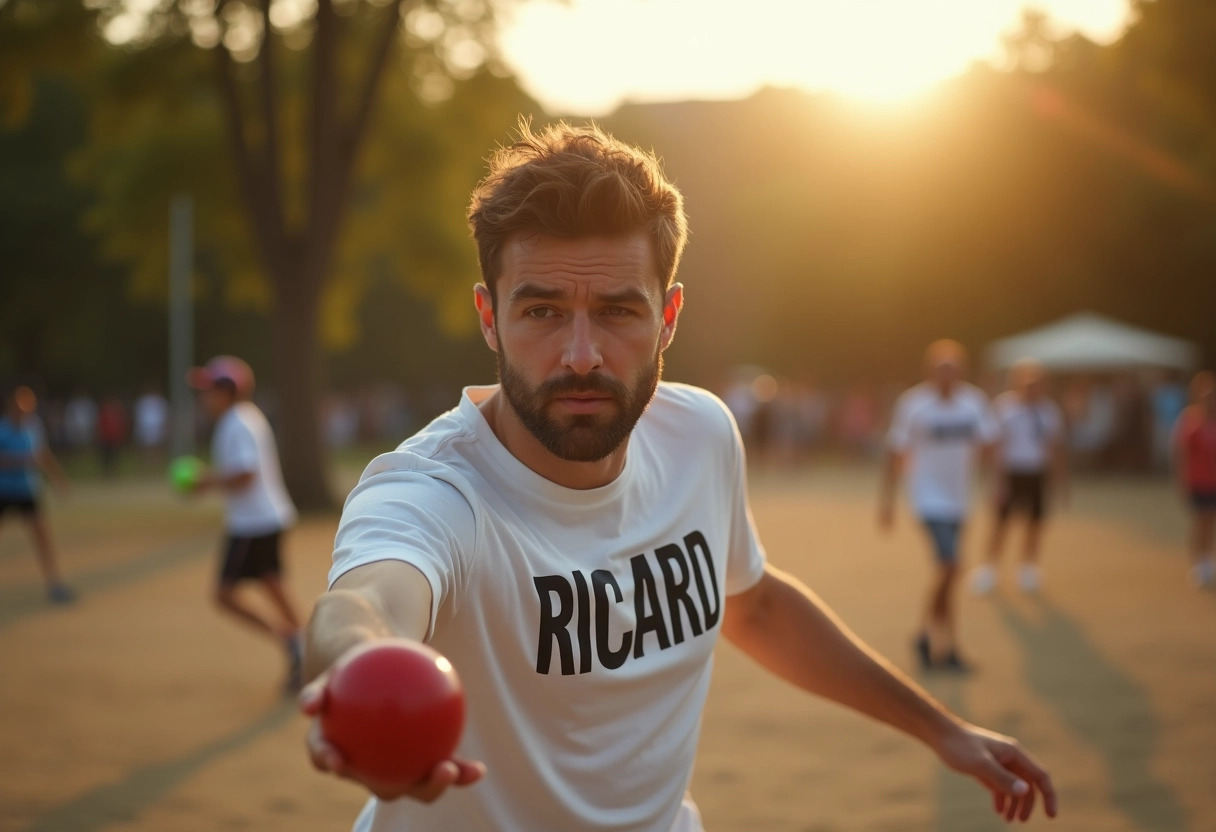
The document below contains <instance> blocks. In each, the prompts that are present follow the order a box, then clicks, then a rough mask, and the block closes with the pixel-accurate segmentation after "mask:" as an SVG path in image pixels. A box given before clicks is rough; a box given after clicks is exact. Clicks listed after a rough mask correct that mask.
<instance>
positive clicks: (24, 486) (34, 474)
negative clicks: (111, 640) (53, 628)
mask: <svg viewBox="0 0 1216 832" xmlns="http://www.w3.org/2000/svg"><path fill="white" fill-rule="evenodd" d="M37 408H38V399H37V397H36V396H35V395H34V391H33V390H31V389H30V388H29V387H24V386H22V387H18V388H16V389H15V390H13V391H12V392H11V393H9V394H8V395H6V396H5V397H4V415H3V416H2V417H0V519H2V518H3V517H4V516H5V515H6V514H8V513H9V512H10V511H11V512H13V513H15V514H18V515H21V516H22V517H24V518H25V521H26V523H27V524H28V526H29V529H30V535H31V536H32V538H33V540H34V551H35V552H36V553H37V554H38V566H39V568H40V569H41V570H42V579H43V582H44V583H45V584H46V594H47V598H48V599H49V600H50V601H51V602H52V603H55V604H65V603H68V602H70V601H73V600H75V597H76V596H75V593H73V592H72V590H71V588H69V587H68V585H67V584H66V583H64V580H63V575H62V574H61V573H60V571H59V563H58V559H57V558H56V556H55V547H54V545H53V544H52V543H51V532H50V528H49V526H48V524H47V522H46V517H45V516H44V514H43V512H42V508H41V504H40V500H39V491H40V488H39V486H40V481H41V475H43V474H45V475H46V476H47V477H48V478H49V479H50V481H51V482H52V483H53V484H54V485H55V486H56V487H57V488H58V489H59V490H60V491H66V490H67V477H65V476H64V474H63V469H62V468H60V467H59V462H58V461H57V460H56V459H55V456H54V454H52V453H51V451H50V449H49V448H48V447H47V444H46V437H45V435H44V433H43V430H42V426H41V424H40V423H39V421H38V416H37Z"/></svg>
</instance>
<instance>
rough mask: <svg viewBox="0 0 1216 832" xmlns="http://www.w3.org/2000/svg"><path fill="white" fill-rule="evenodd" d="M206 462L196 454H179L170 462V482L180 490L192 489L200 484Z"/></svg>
mask: <svg viewBox="0 0 1216 832" xmlns="http://www.w3.org/2000/svg"><path fill="white" fill-rule="evenodd" d="M206 468H207V466H206V464H205V463H204V462H203V461H202V460H201V459H199V458H198V457H196V456H179V457H178V458H177V459H175V460H173V461H172V462H171V463H169V482H170V483H172V485H173V487H174V488H176V489H177V490H178V491H190V490H192V489H193V488H194V486H195V485H197V484H198V481H199V479H201V478H202V476H203V471H204V470H206Z"/></svg>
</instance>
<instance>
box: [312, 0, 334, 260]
mask: <svg viewBox="0 0 1216 832" xmlns="http://www.w3.org/2000/svg"><path fill="white" fill-rule="evenodd" d="M337 28H338V19H337V15H335V14H334V7H333V0H317V17H316V30H315V32H314V34H313V77H312V94H311V97H312V101H311V105H312V110H311V114H310V116H311V118H310V123H309V140H310V165H309V174H310V177H311V178H310V180H309V192H308V221H307V227H306V228H305V229H304V240H305V241H306V243H307V245H308V246H309V248H310V249H312V250H313V251H316V252H318V253H319V254H322V255H324V254H326V253H327V252H326V250H325V247H324V245H323V239H324V238H325V237H326V236H328V235H326V234H325V233H324V232H325V230H326V229H325V225H326V219H327V218H326V214H327V213H328V209H329V203H330V202H331V201H332V200H333V199H334V198H335V197H336V194H335V193H334V186H335V184H336V177H335V175H334V174H335V170H336V168H337V163H338V125H337V116H338V113H337V101H338V94H337V91H338V78H337V66H336V63H335V60H334V56H335V51H336V47H337V37H338V32H337ZM306 260H308V261H310V262H311V263H312V264H313V266H314V268H315V269H316V270H317V271H319V272H321V274H316V275H315V277H314V279H316V280H321V279H322V275H323V272H324V270H325V269H324V266H323V264H321V263H318V262H317V258H316V257H313V256H310V257H307V258H306Z"/></svg>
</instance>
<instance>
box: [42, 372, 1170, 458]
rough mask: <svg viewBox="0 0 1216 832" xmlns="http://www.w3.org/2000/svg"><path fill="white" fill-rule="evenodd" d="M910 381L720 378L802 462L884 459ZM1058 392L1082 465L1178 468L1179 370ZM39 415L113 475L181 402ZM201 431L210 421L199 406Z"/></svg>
mask: <svg viewBox="0 0 1216 832" xmlns="http://www.w3.org/2000/svg"><path fill="white" fill-rule="evenodd" d="M1003 382H1004V379H1003V377H1002V376H1001V375H1000V374H996V373H990V374H987V375H985V376H984V377H982V378H980V379H978V380H977V383H978V384H979V385H980V386H981V387H983V388H984V389H985V390H986V392H988V393H989V394H990V395H993V396H995V395H996V394H997V393H999V392H1001V390H1003V389H1004V385H1003ZM902 389H903V386H902V385H899V384H878V383H871V382H864V381H860V382H857V383H854V384H851V385H847V386H841V387H832V388H823V387H819V386H816V385H815V384H813V383H812V382H811V381H809V380H808V379H806V378H802V379H794V378H778V377H776V376H774V375H771V374H769V373H767V372H764V371H763V370H760V369H757V368H740V369H739V370H738V371H737V372H736V373H734V374H733V375H732V377H731V378H730V379H728V380H727V381H726V382H725V383H723V384H721V385H720V386H719V388H718V391H717V392H718V393H719V395H721V396H722V398H723V400H724V401H725V402H726V404H727V406H728V407H729V408H730V410H731V412H732V413H733V414H734V416H735V419H736V420H737V421H738V423H739V430H740V432H741V433H742V434H743V437H744V440H745V441H746V443H747V447H748V452H749V454H750V456H751V459H752V461H753V462H754V463H756V464H759V465H762V466H770V467H794V466H798V465H802V464H805V463H807V462H809V461H811V460H812V459H813V458H814V457H815V456H816V455H817V454H820V453H823V452H832V453H834V454H836V455H838V456H843V457H844V458H846V459H856V460H871V459H876V458H877V456H878V454H879V452H880V451H881V450H882V447H883V441H884V439H883V438H884V436H885V434H886V429H887V423H888V420H889V418H890V413H891V407H892V405H893V403H894V401H895V398H896V397H897V396H898V395H899V393H900V391H901V390H902ZM1052 393H1053V398H1055V400H1056V402H1057V403H1058V404H1059V406H1060V408H1061V410H1062V411H1063V413H1064V415H1065V418H1066V421H1067V424H1068V448H1069V451H1070V456H1071V457H1072V460H1073V462H1074V464H1075V465H1076V466H1077V467H1079V468H1081V469H1089V470H1099V471H1131V472H1144V471H1163V470H1165V469H1167V468H1168V467H1169V453H1170V446H1169V437H1170V431H1171V429H1172V427H1173V425H1174V423H1175V421H1176V420H1177V418H1178V414H1179V413H1180V412H1181V411H1182V409H1183V407H1185V406H1186V402H1187V392H1186V385H1185V380H1184V379H1183V378H1182V376H1181V375H1180V374H1177V373H1168V372H1155V373H1149V374H1136V373H1125V374H1116V375H1074V376H1057V377H1055V378H1054V379H1053V380H1052ZM257 398H258V400H259V402H258V403H259V405H260V406H261V407H262V408H263V410H265V411H266V413H267V415H268V416H269V418H270V419H271V421H272V422H274V421H275V410H276V407H275V401H274V397H273V395H270V394H269V393H259V394H258V396H257ZM450 401H451V391H450V390H447V389H443V390H438V389H436V390H429V391H424V392H423V393H421V394H419V393H413V394H411V393H410V392H408V391H407V390H406V388H405V387H403V386H402V385H400V384H396V383H392V382H383V383H380V384H374V385H367V386H364V387H360V388H357V389H353V390H335V391H332V392H330V393H329V394H327V395H326V397H325V400H324V403H323V405H322V408H323V409H322V414H321V417H322V418H321V427H322V433H323V437H324V440H325V442H326V444H327V445H328V446H329V447H330V448H332V449H335V450H340V449H345V448H353V447H360V446H368V445H371V446H382V447H384V448H391V447H394V446H396V445H397V444H398V443H399V442H401V441H402V440H403V439H404V438H405V437H407V436H409V435H410V434H411V433H412V432H413V431H415V430H417V429H418V428H419V427H421V426H422V425H423V424H425V423H426V421H428V420H429V419H431V418H432V417H434V416H435V415H438V413H440V412H441V411H442V410H443V409H445V408H446V406H447V404H448V403H450ZM39 417H40V418H41V420H42V422H43V425H44V428H45V430H46V435H47V440H48V442H49V443H50V446H51V447H52V448H53V449H54V450H55V451H56V453H59V454H61V455H63V456H64V457H65V458H68V459H71V458H73V457H80V456H88V455H92V456H95V458H96V459H97V460H98V464H99V467H100V470H101V472H102V473H103V475H106V476H113V475H115V473H116V472H117V470H118V459H119V456H120V454H121V453H123V452H125V451H136V452H138V453H140V454H142V455H144V456H147V457H153V458H161V457H164V456H166V455H167V454H168V444H169V434H170V405H169V401H168V400H167V398H166V397H165V395H164V394H163V393H162V392H161V390H160V389H158V388H157V387H156V386H155V385H147V386H146V387H145V388H144V389H143V391H142V392H140V393H139V394H138V395H134V396H130V395H128V396H122V395H118V394H113V393H106V394H102V395H93V394H91V393H90V392H89V391H85V390H79V391H77V392H75V393H73V394H72V395H70V396H67V397H61V398H57V397H47V398H43V399H42V400H41V402H40V408H39ZM195 429H196V441H197V443H198V444H199V445H200V446H202V445H204V444H205V442H206V437H207V431H208V430H209V428H208V425H207V423H206V420H205V419H203V418H202V414H201V412H200V413H196V421H195Z"/></svg>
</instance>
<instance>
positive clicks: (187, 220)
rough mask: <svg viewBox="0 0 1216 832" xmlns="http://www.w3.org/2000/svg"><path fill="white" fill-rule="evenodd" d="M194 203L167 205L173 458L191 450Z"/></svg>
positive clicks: (185, 198) (176, 200) (183, 197)
mask: <svg viewBox="0 0 1216 832" xmlns="http://www.w3.org/2000/svg"><path fill="white" fill-rule="evenodd" d="M193 228H194V202H193V200H192V199H191V198H190V196H189V194H177V195H176V196H174V197H173V200H172V202H171V203H170V205H169V391H170V399H169V401H170V413H171V414H172V432H171V434H170V443H169V444H170V450H171V452H172V454H173V456H175V457H177V456H182V455H184V454H189V453H193V451H194V394H193V393H192V392H191V390H190V387H189V385H188V384H186V371H187V370H189V369H190V367H191V366H192V365H193V364H194V298H193V292H192V284H193V280H192V278H193V277H194V239H193V237H194V232H193Z"/></svg>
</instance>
